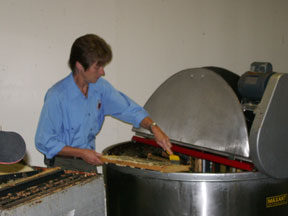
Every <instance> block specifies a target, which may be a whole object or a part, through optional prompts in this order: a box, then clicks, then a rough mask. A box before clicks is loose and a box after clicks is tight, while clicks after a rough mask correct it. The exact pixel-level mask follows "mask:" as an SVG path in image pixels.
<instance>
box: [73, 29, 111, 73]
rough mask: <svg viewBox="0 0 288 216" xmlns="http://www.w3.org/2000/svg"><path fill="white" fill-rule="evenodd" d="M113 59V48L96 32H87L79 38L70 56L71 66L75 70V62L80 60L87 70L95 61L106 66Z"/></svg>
mask: <svg viewBox="0 0 288 216" xmlns="http://www.w3.org/2000/svg"><path fill="white" fill-rule="evenodd" d="M111 60H112V50H111V47H110V45H109V44H107V43H106V41H105V40H104V39H102V38H101V37H99V36H98V35H95V34H87V35H84V36H81V37H79V38H77V39H76V40H75V41H74V43H73V45H72V47H71V53H70V58H69V66H70V68H71V70H72V71H73V72H74V71H75V64H76V61H78V62H79V63H80V64H81V65H82V66H83V67H84V69H85V70H87V69H88V68H89V67H90V66H91V65H92V64H93V63H95V62H97V65H99V66H105V65H106V64H108V63H109V62H110V61H111Z"/></svg>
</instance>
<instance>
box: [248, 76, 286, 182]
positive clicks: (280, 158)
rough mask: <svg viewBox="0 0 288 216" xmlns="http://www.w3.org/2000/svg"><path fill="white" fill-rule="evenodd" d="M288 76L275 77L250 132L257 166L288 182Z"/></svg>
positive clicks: (268, 85) (252, 156)
mask: <svg viewBox="0 0 288 216" xmlns="http://www.w3.org/2000/svg"><path fill="white" fill-rule="evenodd" d="M287 98H288V74H280V73H276V74H273V75H272V76H271V78H270V80H269V82H268V84H267V87H266V90H265V92H264V95H263V97H262V99H261V102H260V104H259V105H258V106H257V109H256V110H255V111H254V112H255V118H254V121H253V124H252V127H251V130H250V137H249V142H250V149H251V158H252V160H253V162H254V164H255V166H256V167H257V168H258V169H259V170H260V171H261V172H263V173H265V174H266V175H269V176H271V177H274V178H281V179H287V178H288V169H287V164H288V144H287V142H288V113H287V110H288V100H287Z"/></svg>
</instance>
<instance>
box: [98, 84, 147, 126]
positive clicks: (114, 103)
mask: <svg viewBox="0 0 288 216" xmlns="http://www.w3.org/2000/svg"><path fill="white" fill-rule="evenodd" d="M104 94H105V95H104V97H103V106H104V113H105V115H111V116H113V117H115V118H117V119H119V120H121V121H124V122H127V123H130V124H132V125H133V126H134V127H136V128H139V127H140V123H141V121H142V120H143V119H144V118H145V117H147V116H148V113H147V111H146V110H145V109H144V108H143V107H141V106H140V105H138V104H137V103H135V102H134V101H133V100H132V99H131V98H129V97H128V96H126V95H125V94H123V93H122V92H120V91H118V90H116V89H115V88H114V87H113V86H112V85H111V84H109V83H108V82H105V93H104Z"/></svg>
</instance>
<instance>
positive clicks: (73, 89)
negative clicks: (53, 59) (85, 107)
mask: <svg viewBox="0 0 288 216" xmlns="http://www.w3.org/2000/svg"><path fill="white" fill-rule="evenodd" d="M68 83H69V88H70V90H69V95H70V96H71V98H74V97H79V96H80V97H81V96H82V97H83V98H85V96H84V95H83V94H82V92H81V91H80V89H79V87H78V86H77V84H76V83H75V80H74V78H73V73H71V74H70V75H69V76H68Z"/></svg>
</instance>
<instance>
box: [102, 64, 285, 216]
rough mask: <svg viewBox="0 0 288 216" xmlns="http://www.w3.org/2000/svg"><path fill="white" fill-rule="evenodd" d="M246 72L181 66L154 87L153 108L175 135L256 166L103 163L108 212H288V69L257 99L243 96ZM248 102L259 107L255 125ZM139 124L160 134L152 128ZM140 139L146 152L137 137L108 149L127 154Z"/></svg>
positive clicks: (148, 215)
mask: <svg viewBox="0 0 288 216" xmlns="http://www.w3.org/2000/svg"><path fill="white" fill-rule="evenodd" d="M231 77H234V78H235V77H236V80H235V79H234V81H236V82H234V81H233V82H232V81H231V79H230V78H231ZM238 79H239V77H237V75H235V74H233V73H231V72H227V71H226V70H224V69H220V68H197V69H187V70H184V71H180V72H179V73H176V74H175V75H173V76H172V77H170V78H169V79H168V80H166V81H165V82H164V83H163V84H162V85H161V86H160V87H159V88H158V89H157V90H156V91H155V92H154V93H153V95H152V96H151V97H150V99H149V100H148V101H147V103H146V104H145V108H146V109H147V110H148V112H149V113H150V115H151V116H152V118H153V119H154V120H155V121H156V122H157V123H158V124H159V125H160V126H161V128H163V129H164V131H165V132H166V133H167V134H168V135H169V137H170V138H171V141H172V143H174V144H176V145H180V146H182V147H185V148H192V149H196V150H200V151H203V152H208V153H211V154H217V155H219V156H222V157H227V158H229V159H233V160H237V161H243V162H244V161H245V162H250V163H254V165H255V167H256V168H255V170H253V171H250V172H248V171H242V172H239V173H238V172H236V171H235V170H234V171H233V170H232V171H228V172H227V173H219V172H209V173H208V172H206V171H205V170H203V173H193V172H190V173H160V172H156V171H149V170H141V169H137V168H130V167H120V166H116V165H111V164H107V165H105V166H104V170H103V171H104V178H105V181H106V196H107V211H108V215H110V216H118V215H125V216H130V215H131V216H132V215H133V216H135V215H136V216H144V215H145V216H154V215H155V216H162V215H163V216H164V215H165V216H172V215H173V216H188V215H189V216H190V215H191V216H225V215H227V216H231V215H233V216H237V215H239V216H240V215H241V216H243V215H245V216H255V215H259V216H260V215H261V216H266V215H267V216H268V215H277V214H279V215H288V206H287V202H288V199H287V198H288V197H287V194H288V180H287V179H288V165H287V164H288V159H287V158H288V157H286V155H287V153H288V145H286V143H287V140H288V133H287V131H288V124H287V122H288V114H287V110H288V102H286V101H288V100H287V98H288V97H287V96H288V95H287V94H288V93H287V92H288V89H287V88H288V76H287V75H286V74H279V73H273V74H272V75H271V78H270V80H269V82H268V83H267V86H266V90H265V92H264V94H263V97H262V99H261V101H256V102H251V101H247V98H246V99H245V98H244V99H243V100H242V99H241V98H240V96H239V92H236V91H237V90H236V89H237V87H236V88H235V84H236V85H237V80H238ZM250 83H251V82H250ZM286 86H287V87H286ZM239 98H240V101H239ZM244 105H245V106H244ZM244 107H245V109H244ZM247 107H250V111H252V114H253V118H252V121H253V123H252V125H251V127H248V126H247V116H246V114H245V112H246V111H247V109H248V108H247ZM251 107H252V108H251ZM250 128H251V129H250ZM133 130H134V131H135V132H136V134H137V135H140V136H143V137H145V138H147V139H149V138H152V137H153V136H152V134H151V133H150V132H149V131H147V130H144V129H133ZM285 131H286V132H285ZM276 142H277V143H276ZM133 145H134V146H135V152H138V153H139V154H141V151H142V150H141V151H139V150H137V146H138V145H141V144H140V143H138V142H132V141H131V142H126V143H120V144H117V145H114V146H112V147H109V148H107V149H106V150H105V151H104V153H105V154H112V153H114V152H118V153H119V154H125V151H127V149H126V146H132V147H133ZM144 145H145V144H144ZM129 151H131V149H130V147H129Z"/></svg>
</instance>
